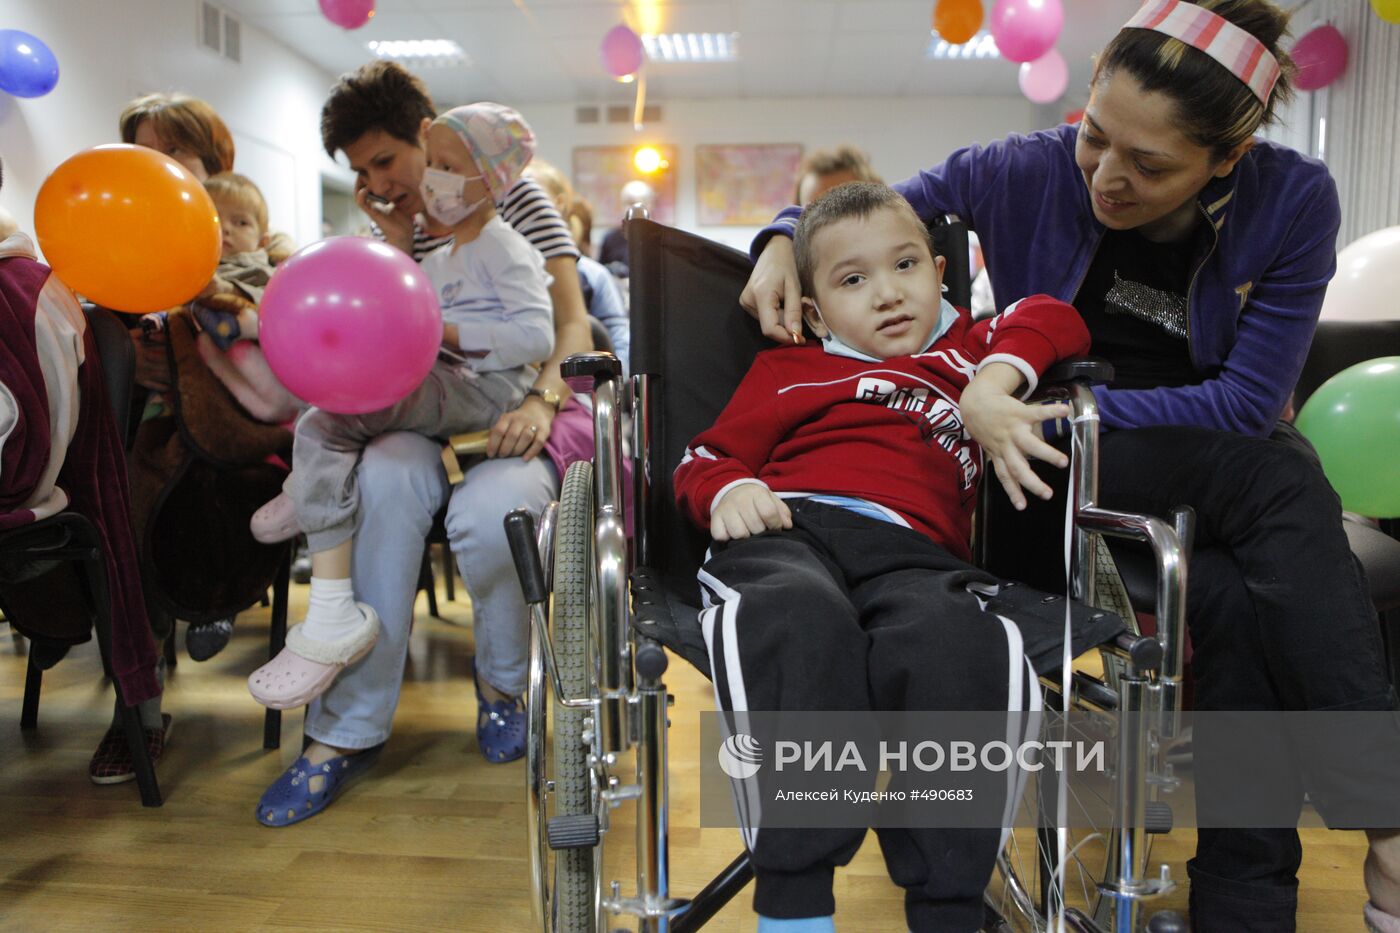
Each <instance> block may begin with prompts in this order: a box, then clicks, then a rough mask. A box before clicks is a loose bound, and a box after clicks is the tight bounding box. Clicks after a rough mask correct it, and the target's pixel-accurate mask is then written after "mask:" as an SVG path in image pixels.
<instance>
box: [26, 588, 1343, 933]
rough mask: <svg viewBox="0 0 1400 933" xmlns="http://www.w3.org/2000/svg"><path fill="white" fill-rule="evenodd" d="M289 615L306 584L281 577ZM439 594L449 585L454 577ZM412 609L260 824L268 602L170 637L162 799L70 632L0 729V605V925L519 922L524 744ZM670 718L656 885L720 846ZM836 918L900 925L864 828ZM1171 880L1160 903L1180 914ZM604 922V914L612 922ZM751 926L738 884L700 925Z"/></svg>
mask: <svg viewBox="0 0 1400 933" xmlns="http://www.w3.org/2000/svg"><path fill="white" fill-rule="evenodd" d="M292 592H293V619H295V618H297V617H298V609H299V607H300V606H301V605H302V604H303V603H304V600H305V594H306V588H305V587H299V586H295V585H294V586H293V587H292ZM458 592H459V594H460V592H461V590H460V588H459V589H458ZM438 598H439V604H440V606H441V607H442V611H443V614H444V616H446V617H448V619H450V620H451V621H452V622H456V623H459V624H449V622H444V621H439V620H436V619H433V618H431V617H429V616H428V614H427V610H426V606H425V604H424V602H423V601H422V599H421V598H420V602H419V607H418V618H417V625H416V628H415V631H414V633H413V638H412V644H411V648H410V657H409V665H408V671H407V675H406V677H405V683H404V690H403V697H402V700H401V702H400V704H399V709H398V714H397V717H396V719H395V732H394V737H393V740H392V741H391V742H390V743H389V746H388V747H387V748H386V750H385V752H384V754H383V756H382V758H381V759H380V761H379V763H378V764H377V765H376V766H375V768H374V769H373V770H372V771H370V772H369V773H368V774H367V775H366V776H365V778H364V779H363V780H362V781H361V782H360V783H358V784H357V785H355V786H353V787H351V788H350V789H349V790H348V791H346V792H345V793H344V794H343V795H342V797H341V798H340V799H339V800H338V801H337V802H336V803H335V804H334V805H333V806H332V807H330V808H329V809H327V811H326V812H325V813H323V814H322V815H320V816H318V817H316V818H315V819H312V820H310V821H308V822H306V823H303V824H300V825H298V826H293V827H290V828H285V829H277V830H272V829H265V828H263V827H262V826H260V825H259V824H258V823H257V822H256V821H255V820H254V818H253V806H254V803H255V802H256V801H257V799H258V796H259V794H260V793H261V792H262V791H263V789H264V788H265V787H266V786H267V785H268V783H270V782H271V781H272V780H273V779H274V778H275V777H276V776H277V774H278V773H279V772H280V771H281V770H282V769H283V768H285V767H286V766H287V765H288V764H290V763H291V762H292V760H293V759H294V758H295V757H296V753H297V749H299V748H300V741H299V726H300V716H299V715H296V716H293V715H288V716H286V717H285V719H286V722H285V724H284V729H283V739H282V743H283V744H282V749H281V750H280V751H274V752H266V751H263V749H262V744H261V743H262V715H261V714H262V709H261V707H258V706H257V705H255V704H254V703H253V701H252V700H251V699H250V698H249V696H248V693H247V689H246V687H245V685H244V681H245V678H246V677H247V675H248V673H249V672H250V671H251V670H253V668H255V667H256V666H257V665H258V664H259V663H260V659H261V658H263V657H264V656H265V654H264V652H265V650H266V638H267V610H265V609H264V610H256V611H253V612H249V613H246V614H244V615H243V616H240V617H239V620H238V625H237V628H236V631H235V635H234V639H233V642H232V643H231V644H230V645H229V647H228V648H227V649H226V650H225V651H224V652H223V653H222V654H220V655H219V656H218V657H216V658H214V659H213V660H211V661H208V662H205V663H203V664H196V663H194V662H192V661H190V660H189V659H188V656H186V655H185V654H184V653H183V626H181V646H182V651H181V655H180V657H181V660H180V663H179V665H178V667H177V668H176V670H175V672H174V674H173V675H172V676H171V678H170V682H169V686H168V689H167V692H166V700H165V709H166V711H167V712H170V713H172V714H173V715H174V717H175V724H174V729H173V731H172V737H171V743H170V746H169V749H168V751H167V753H166V756H165V758H164V760H162V761H161V762H160V765H159V769H158V771H159V777H160V781H161V787H162V790H163V792H164V794H165V798H166V803H165V806H164V807H162V808H160V809H143V808H142V807H141V806H140V803H139V800H138V798H137V793H136V787H135V785H134V784H124V785H118V786H115V787H96V786H94V785H93V784H91V783H90V782H89V781H88V779H87V773H86V765H87V760H88V757H89V755H90V754H91V752H92V749H93V748H94V747H95V746H96V744H97V741H98V739H99V738H100V737H101V735H102V732H103V730H104V729H105V728H106V726H107V722H108V718H109V716H110V712H111V705H112V701H111V695H112V694H111V688H110V687H109V686H108V685H107V684H106V683H105V682H104V681H103V680H102V678H101V668H100V665H99V663H98V660H97V655H96V649H95V647H94V646H93V645H92V644H91V643H90V644H88V645H84V646H82V647H80V648H77V649H75V650H74V651H73V652H72V653H71V654H70V656H69V657H68V658H67V659H65V660H64V661H63V662H61V663H60V664H59V665H58V666H57V667H55V668H54V669H53V670H51V671H49V672H48V673H47V674H46V675H45V685H44V691H43V699H42V702H41V703H40V708H39V728H38V730H37V731H36V732H34V733H31V734H23V733H21V732H20V730H19V725H18V722H19V707H20V696H21V693H22V690H23V683H24V666H25V659H24V651H25V644H24V641H23V639H20V638H19V637H18V636H13V637H12V635H11V633H10V631H9V627H8V626H7V625H5V624H4V623H0V930H7V931H9V930H14V931H24V933H30V931H66V930H81V931H93V930H98V931H107V930H133V931H143V933H144V931H165V930H200V931H223V930H229V931H234V930H365V931H436V930H456V931H469V933H506V931H511V933H513V931H523V930H527V929H529V928H530V909H529V899H528V893H527V888H528V884H529V882H528V863H527V862H526V856H525V853H526V848H525V839H524V829H523V827H524V812H525V810H524V807H525V804H524V777H525V769H524V763H523V762H514V763H512V764H508V765H492V764H488V763H487V762H486V761H485V760H484V759H483V758H482V757H481V755H480V754H479V753H478V752H477V749H476V739H475V734H474V729H473V726H472V723H473V718H474V715H475V710H476V704H475V701H474V699H473V696H472V689H471V682H470V671H471V667H470V659H471V651H472V643H471V630H470V628H469V627H463V626H462V625H461V624H460V623H468V624H469V622H470V610H469V609H468V607H467V606H466V604H465V603H464V602H462V601H461V597H460V595H459V600H458V601H457V602H455V603H449V602H446V601H445V600H444V599H443V596H442V594H441V593H439V597H438ZM667 682H668V684H669V686H670V688H671V691H672V692H673V693H674V694H676V697H677V699H676V706H675V708H674V710H673V713H672V717H671V718H672V730H671V755H672V766H671V783H672V795H671V801H672V835H671V847H670V853H671V864H672V884H673V891H674V892H675V893H677V894H678V895H680V896H686V895H689V894H693V893H694V892H696V891H698V890H699V889H700V888H701V887H702V886H703V885H704V884H705V883H706V882H708V881H709V880H710V879H711V878H712V877H713V876H714V875H715V874H716V873H717V872H718V871H719V870H720V869H721V868H722V867H723V866H724V865H726V864H727V863H728V862H729V861H730V860H731V859H732V858H733V857H734V856H735V855H736V854H738V851H739V845H740V844H739V839H738V835H737V833H736V832H735V831H734V830H732V829H700V828H699V825H698V824H699V816H698V808H699V803H698V794H697V791H696V785H697V780H698V779H697V774H698V764H697V755H698V746H699V740H698V730H699V723H698V720H699V717H698V716H697V715H695V712H698V711H700V710H705V709H711V708H712V698H713V694H712V693H711V692H710V688H709V685H708V683H707V682H706V681H705V680H704V679H703V678H702V677H701V676H700V675H698V674H697V673H695V671H694V670H693V669H691V668H690V667H688V666H687V665H685V664H684V663H679V662H678V663H675V664H673V666H672V668H671V673H670V675H668V681H667ZM629 810H630V808H629V807H627V806H624V807H623V808H622V809H621V810H619V811H615V812H616V814H617V819H616V820H615V822H614V831H613V832H612V833H610V835H609V847H610V848H609V859H608V861H609V869H610V871H609V875H608V880H611V878H619V879H621V880H622V881H623V890H624V892H627V891H629V890H630V889H631V888H632V887H633V885H634V881H633V872H634V870H635V869H634V868H633V865H634V862H633V861H632V851H633V845H632V829H631V818H630V813H629ZM1193 843H1194V839H1193V836H1192V834H1191V833H1190V832H1185V831H1177V832H1174V833H1173V834H1171V835H1170V836H1169V837H1166V838H1165V839H1163V840H1159V841H1158V843H1157V846H1156V848H1155V849H1154V851H1153V861H1154V862H1158V861H1166V862H1167V863H1169V864H1170V865H1171V868H1172V873H1173V875H1174V876H1175V877H1176V878H1178V879H1184V878H1185V860H1186V859H1187V858H1188V857H1189V854H1190V850H1191V848H1192V845H1193ZM1304 844H1305V848H1306V860H1305V863H1304V867H1303V875H1302V895H1301V900H1302V907H1301V909H1300V912H1299V927H1298V928H1299V930H1301V931H1305V933H1323V931H1355V930H1359V929H1360V928H1361V923H1360V914H1361V905H1362V903H1363V901H1364V900H1365V895H1364V892H1363V890H1362V886H1361V862H1362V858H1363V856H1364V854H1365V841H1364V837H1363V836H1362V835H1361V834H1360V833H1342V832H1337V833H1327V832H1325V831H1308V832H1305V835H1304ZM836 895H837V903H838V913H837V917H836V920H837V926H838V928H839V929H841V930H843V931H861V933H865V931H871V933H876V931H902V930H904V929H905V926H904V922H903V911H902V907H901V895H900V892H899V891H898V890H897V889H895V888H894V886H893V885H892V884H891V883H890V881H889V880H888V878H887V877H886V875H885V871H884V866H883V863H882V862H881V860H880V856H879V847H878V846H877V845H875V844H874V840H873V839H871V840H869V841H868V843H867V845H866V846H865V847H863V848H862V850H861V852H860V854H859V855H858V856H857V858H856V860H855V862H854V863H852V865H851V866H850V867H849V868H847V869H846V870H845V871H843V872H841V873H839V874H838V875H837V889H836ZM1184 904H1185V893H1184V891H1183V890H1181V889H1178V892H1177V893H1176V895H1175V896H1173V897H1171V898H1169V899H1167V900H1166V901H1164V902H1163V905H1164V906H1176V907H1179V908H1180V909H1183V910H1184ZM617 926H623V924H621V923H619V924H617ZM706 929H707V930H714V931H717V933H734V931H749V930H753V929H754V919H753V914H752V912H751V910H750V908H749V894H748V892H745V893H744V894H742V895H740V897H739V898H737V899H736V900H735V901H734V902H733V903H732V904H731V905H730V906H729V907H728V908H727V909H726V910H725V911H724V912H723V913H721V914H720V915H719V916H718V917H717V918H715V920H713V921H712V922H711V924H710V925H709V926H707V927H706Z"/></svg>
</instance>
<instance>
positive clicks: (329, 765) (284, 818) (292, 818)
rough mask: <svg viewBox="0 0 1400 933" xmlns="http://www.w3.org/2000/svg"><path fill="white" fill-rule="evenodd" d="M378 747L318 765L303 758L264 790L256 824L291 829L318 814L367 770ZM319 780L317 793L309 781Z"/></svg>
mask: <svg viewBox="0 0 1400 933" xmlns="http://www.w3.org/2000/svg"><path fill="white" fill-rule="evenodd" d="M381 748H383V746H382V745H379V746H375V747H374V748H370V749H366V750H365V751H363V752H357V753H356V754H354V755H341V756H339V757H337V758H332V759H331V760H329V761H323V762H321V763H320V764H319V765H313V764H311V762H309V761H307V760H306V756H304V755H303V756H302V757H300V758H298V759H297V760H296V761H295V762H294V763H293V764H292V766H291V767H290V768H288V769H287V770H286V771H283V772H282V775H281V777H279V778H278V779H277V780H275V781H273V782H272V785H271V786H270V787H268V789H267V790H265V791H263V795H262V799H260V800H259V801H258V809H257V813H256V815H257V818H258V822H259V823H261V824H263V825H264V826H272V827H278V826H291V825H292V824H293V823H300V822H301V821H302V820H304V819H308V818H309V817H313V816H315V815H316V814H318V813H320V812H321V811H322V810H324V809H326V807H328V806H330V805H331V801H333V800H335V798H336V796H337V795H338V794H339V793H340V792H341V791H343V790H344V789H345V787H346V785H347V784H349V783H350V781H351V780H352V779H353V778H356V777H358V776H359V775H361V774H364V773H365V771H367V770H369V768H370V766H371V765H373V764H374V762H375V760H376V759H377V758H378V757H379V750H380V749H381ZM318 777H320V778H324V779H325V780H324V781H322V782H321V789H320V790H318V791H312V790H311V782H312V781H313V780H314V779H315V778H318Z"/></svg>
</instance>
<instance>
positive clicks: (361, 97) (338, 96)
mask: <svg viewBox="0 0 1400 933" xmlns="http://www.w3.org/2000/svg"><path fill="white" fill-rule="evenodd" d="M436 115H437V110H436V109H435V108H434V107H433V99H432V98H431V97H429V96H428V88H427V87H426V86H425V85H424V84H423V82H422V80H421V79H420V78H418V76H417V75H415V74H413V73H412V72H410V71H409V70H408V69H407V68H405V67H403V66H402V65H400V64H398V63H397V62H390V61H384V60H382V59H381V60H377V61H372V62H370V63H369V64H368V65H362V66H361V67H359V68H357V69H355V70H354V71H352V72H350V73H349V74H343V75H341V76H340V80H339V81H337V82H336V85H335V87H333V88H331V96H330V97H328V98H326V103H325V106H324V107H322V108H321V144H322V145H323V146H325V147H326V153H327V155H329V156H330V157H331V158H332V159H334V158H335V154H336V152H338V151H339V150H341V149H344V148H345V147H346V146H349V145H353V144H354V142H355V141H356V140H357V139H359V138H360V137H361V136H363V135H365V134H366V133H368V132H370V131H371V130H383V131H384V132H385V133H388V134H389V135H390V136H392V137H394V138H395V139H397V140H401V141H403V142H406V143H409V144H411V145H414V146H416V145H418V128H419V127H420V126H422V124H423V119H424V118H425V117H426V118H427V119H429V120H431V119H432V118H433V117H435V116H436Z"/></svg>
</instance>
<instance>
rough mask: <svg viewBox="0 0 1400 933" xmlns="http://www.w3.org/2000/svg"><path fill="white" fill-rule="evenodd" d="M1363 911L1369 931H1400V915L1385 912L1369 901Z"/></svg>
mask: <svg viewBox="0 0 1400 933" xmlns="http://www.w3.org/2000/svg"><path fill="white" fill-rule="evenodd" d="M1363 911H1364V916H1365V919H1366V929H1367V930H1368V931H1369V933H1400V917H1395V916H1392V915H1391V914H1388V913H1386V912H1385V911H1383V910H1381V909H1380V908H1379V907H1377V906H1376V905H1375V904H1372V903H1371V902H1370V901H1367V902H1366V906H1365V908H1363Z"/></svg>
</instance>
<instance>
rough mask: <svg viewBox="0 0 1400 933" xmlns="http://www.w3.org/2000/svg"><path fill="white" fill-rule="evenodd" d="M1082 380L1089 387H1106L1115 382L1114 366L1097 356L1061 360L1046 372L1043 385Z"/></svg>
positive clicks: (1041, 382) (1042, 381)
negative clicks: (1107, 384)
mask: <svg viewBox="0 0 1400 933" xmlns="http://www.w3.org/2000/svg"><path fill="white" fill-rule="evenodd" d="M1076 380H1082V381H1084V382H1087V383H1088V384H1089V385H1104V384H1106V383H1109V382H1112V381H1113V364H1112V363H1110V362H1109V361H1108V360H1105V359H1103V358H1101V357H1097V356H1078V357H1075V358H1074V359H1070V360H1060V362H1058V363H1056V364H1055V365H1054V366H1051V367H1050V368H1049V369H1048V370H1046V371H1045V375H1044V376H1042V377H1041V380H1040V384H1041V385H1052V384H1055V383H1065V382H1074V381H1076Z"/></svg>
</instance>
